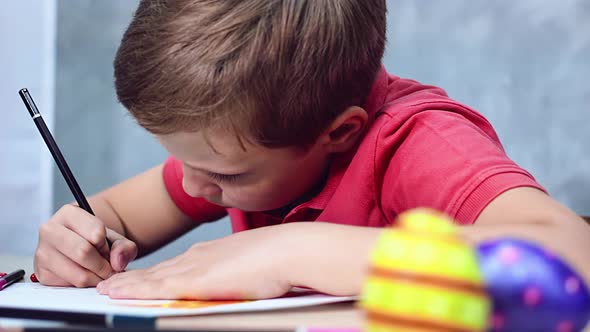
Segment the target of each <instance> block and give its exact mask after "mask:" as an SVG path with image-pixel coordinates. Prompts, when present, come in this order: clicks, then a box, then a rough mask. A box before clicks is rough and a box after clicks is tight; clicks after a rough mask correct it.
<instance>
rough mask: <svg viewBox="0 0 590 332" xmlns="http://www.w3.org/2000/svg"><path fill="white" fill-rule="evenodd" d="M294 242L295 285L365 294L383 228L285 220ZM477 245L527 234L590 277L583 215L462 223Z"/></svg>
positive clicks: (291, 277)
mask: <svg viewBox="0 0 590 332" xmlns="http://www.w3.org/2000/svg"><path fill="white" fill-rule="evenodd" d="M284 226H287V227H291V229H290V230H287V232H286V233H287V234H289V235H288V239H287V241H291V243H290V245H289V246H288V247H287V248H289V249H288V251H287V252H286V256H285V257H286V258H285V260H284V261H283V262H281V263H282V264H280V265H281V273H283V274H284V277H285V278H286V279H287V280H288V281H289V282H290V283H291V285H293V286H303V287H310V288H313V289H316V290H318V291H321V292H324V293H328V294H333V295H357V294H359V293H360V291H361V288H362V285H363V283H364V279H365V278H366V273H367V270H368V264H369V256H370V251H371V249H372V248H373V246H374V245H375V243H376V240H377V237H378V236H379V234H380V232H382V231H383V229H382V228H370V227H353V226H343V225H337V224H330V223H323V222H313V223H312V222H309V223H307V222H303V223H293V224H286V225H284ZM460 232H461V233H462V235H463V236H464V237H465V238H466V239H467V240H468V241H469V242H471V243H472V244H473V245H474V246H477V245H478V244H479V243H482V242H484V241H488V240H492V239H497V238H501V237H513V238H521V239H528V240H530V241H532V242H534V243H536V244H538V245H541V246H543V247H546V248H548V249H551V250H554V251H555V252H557V253H558V254H560V256H562V257H563V258H564V259H565V260H566V261H567V262H568V263H570V264H572V266H573V267H574V268H575V269H576V270H577V271H578V272H579V273H580V274H581V275H582V276H584V277H585V278H586V280H589V281H590V264H588V258H587V253H588V252H590V227H588V225H586V224H585V223H584V222H583V221H582V220H581V219H580V220H576V219H574V220H563V221H562V223H561V224H559V223H555V222H547V223H542V222H541V223H537V222H531V223H524V222H523V223H516V224H515V223H511V224H500V223H498V224H491V225H490V224H482V225H477V224H476V225H473V226H461V227H460Z"/></svg>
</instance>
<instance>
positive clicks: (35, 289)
mask: <svg viewBox="0 0 590 332" xmlns="http://www.w3.org/2000/svg"><path fill="white" fill-rule="evenodd" d="M354 300H356V297H354V296H330V295H323V294H309V293H307V294H306V293H301V295H296V296H288V297H281V298H275V299H267V300H257V301H245V302H237V303H227V301H224V302H217V303H216V302H210V301H170V300H113V299H110V298H109V297H108V296H105V295H100V294H98V292H97V291H96V289H94V288H69V287H47V286H43V285H41V284H38V283H17V284H14V285H11V286H10V287H8V288H6V289H4V290H2V291H1V292H0V307H5V308H21V309H36V310H59V311H67V312H82V313H104V314H111V315H129V316H142V317H161V316H182V315H200V314H212V313H228V312H242V311H243V312H246V311H263V310H277V309H288V308H296V307H305V306H313V305H320V304H327V303H336V302H347V301H354ZM234 302H235V301H234Z"/></svg>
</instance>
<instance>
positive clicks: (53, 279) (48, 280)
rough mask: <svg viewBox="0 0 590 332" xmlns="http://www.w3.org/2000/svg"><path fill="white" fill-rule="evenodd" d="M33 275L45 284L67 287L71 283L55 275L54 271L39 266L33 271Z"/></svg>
mask: <svg viewBox="0 0 590 332" xmlns="http://www.w3.org/2000/svg"><path fill="white" fill-rule="evenodd" d="M35 276H36V277H37V280H39V282H40V283H42V284H43V285H46V286H57V287H67V286H71V285H72V284H70V283H69V282H67V281H65V280H63V279H62V278H60V277H58V276H57V275H55V273H53V272H51V271H49V270H47V269H44V268H39V269H38V270H37V271H35Z"/></svg>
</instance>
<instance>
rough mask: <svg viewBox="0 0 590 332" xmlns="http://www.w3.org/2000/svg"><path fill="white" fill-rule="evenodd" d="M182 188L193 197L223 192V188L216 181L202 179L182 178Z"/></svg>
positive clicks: (210, 195)
mask: <svg viewBox="0 0 590 332" xmlns="http://www.w3.org/2000/svg"><path fill="white" fill-rule="evenodd" d="M182 188H183V189H184V191H185V192H186V193H187V195H189V196H191V197H212V196H215V195H218V194H219V193H221V188H219V186H217V185H216V184H215V183H212V182H210V181H207V180H204V179H203V180H201V179H198V180H197V179H195V178H191V179H187V178H186V177H184V178H183V179H182Z"/></svg>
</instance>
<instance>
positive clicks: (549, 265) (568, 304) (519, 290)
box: [478, 238, 590, 332]
mask: <svg viewBox="0 0 590 332" xmlns="http://www.w3.org/2000/svg"><path fill="white" fill-rule="evenodd" d="M478 256H479V265H480V268H481V271H482V274H483V276H484V279H485V282H486V287H487V289H488V292H489V294H490V297H491V298H492V301H493V311H492V314H491V317H490V324H489V326H490V328H489V331H503V332H528V331H531V332H533V331H534V332H575V331H581V330H582V329H583V328H584V327H585V326H586V325H587V324H588V321H589V319H590V294H589V292H588V288H587V286H586V284H585V282H584V280H583V278H582V277H581V276H580V275H579V274H578V273H577V272H576V271H575V270H574V269H573V268H572V267H570V266H569V265H568V264H566V263H565V262H564V261H563V260H562V259H561V258H560V257H559V256H557V255H556V254H554V253H552V252H550V251H548V250H546V249H544V248H542V247H541V246H538V245H536V244H533V243H532V242H528V241H524V240H519V239H511V238H505V239H499V240H495V241H489V242H485V243H482V244H481V245H479V246H478Z"/></svg>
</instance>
